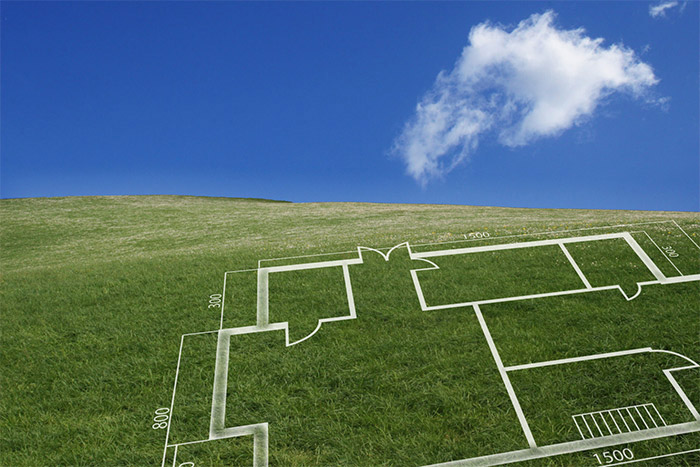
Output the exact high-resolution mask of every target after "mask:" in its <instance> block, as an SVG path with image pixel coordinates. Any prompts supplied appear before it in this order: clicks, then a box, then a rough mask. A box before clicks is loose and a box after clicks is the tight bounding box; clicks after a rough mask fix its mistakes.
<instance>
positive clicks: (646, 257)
mask: <svg viewBox="0 0 700 467" xmlns="http://www.w3.org/2000/svg"><path fill="white" fill-rule="evenodd" d="M622 238H624V239H625V240H626V241H627V244H629V246H630V247H632V249H633V250H634V252H635V253H637V256H639V259H641V260H642V262H643V263H644V264H645V265H646V267H647V268H648V269H649V271H651V273H652V274H653V275H654V277H655V278H656V280H657V281H659V282H660V283H663V282H665V281H666V276H664V274H663V273H662V272H661V270H660V269H659V268H658V267H657V266H656V263H654V262H653V261H652V260H651V258H649V255H647V252H646V251H644V249H643V248H642V247H641V246H639V243H637V240H635V239H634V237H632V235H630V234H629V232H623V233H622Z"/></svg>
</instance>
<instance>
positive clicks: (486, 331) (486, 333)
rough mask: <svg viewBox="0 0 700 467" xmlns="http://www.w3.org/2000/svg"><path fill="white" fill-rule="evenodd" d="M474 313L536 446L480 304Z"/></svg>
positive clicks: (528, 439)
mask: <svg viewBox="0 0 700 467" xmlns="http://www.w3.org/2000/svg"><path fill="white" fill-rule="evenodd" d="M473 308H474V313H476V318H477V319H478V320H479V325H480V326H481V330H482V332H483V333H484V337H485V338H486V342H487V343H488V345H489V349H491V354H492V355H493V359H494V360H495V362H496V366H497V367H498V372H499V373H500V374H501V379H503V384H504V385H505V387H506V391H508V396H510V401H511V402H512V403H513V408H514V409H515V413H516V415H517V416H518V420H519V421H520V426H521V427H522V428H523V432H524V433H525V438H527V443H528V444H529V445H530V447H531V448H536V447H537V443H535V438H534V437H533V436H532V432H531V431H530V426H529V425H528V424H527V419H525V414H523V409H522V408H520V402H518V397H517V396H516V395H515V391H514V390H513V385H512V384H510V378H508V374H507V373H506V370H505V368H504V367H503V362H502V361H501V357H500V356H499V355H498V349H497V348H496V344H495V343H494V342H493V339H492V338H491V333H490V332H489V328H488V327H487V326H486V321H485V320H484V316H483V315H482V314H481V310H480V309H479V305H474V306H473Z"/></svg>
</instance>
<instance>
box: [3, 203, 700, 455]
mask: <svg viewBox="0 0 700 467" xmlns="http://www.w3.org/2000/svg"><path fill="white" fill-rule="evenodd" d="M0 214H1V218H2V223H1V224H0V229H1V230H0V234H1V242H2V244H1V263H0V266H1V272H2V276H1V278H0V281H1V282H0V306H1V307H2V308H1V313H2V314H1V319H2V321H1V322H2V327H1V329H0V331H1V335H0V365H1V368H2V372H1V373H0V378H1V380H0V465H3V466H4V465H8V466H15V465H31V466H33V465H139V466H140V465H161V463H162V462H165V465H183V466H189V465H197V466H200V465H252V464H253V458H254V453H253V450H254V442H253V437H252V436H239V437H229V438H225V439H216V440H211V441H206V440H207V439H208V437H209V435H210V422H211V419H212V397H213V396H212V388H213V387H214V386H215V373H216V371H217V370H216V368H215V367H216V363H217V361H219V360H217V359H218V357H217V351H218V348H219V347H218V346H219V345H220V344H221V338H218V337H217V336H218V335H219V333H218V331H219V329H221V328H224V329H238V328H241V327H250V326H256V323H257V324H259V323H260V318H259V316H257V313H258V312H259V309H260V305H259V297H258V296H257V293H258V283H259V275H260V274H261V270H258V266H259V263H258V261H259V260H263V259H268V258H288V259H279V260H275V261H269V262H268V261H266V262H262V263H261V264H262V266H266V267H284V266H288V265H294V264H304V263H310V262H313V261H352V260H353V258H357V256H358V253H357V247H358V246H364V247H369V248H375V249H381V248H384V249H383V250H380V251H382V252H383V253H387V251H388V247H392V246H395V245H398V244H400V243H402V242H409V245H410V248H411V251H412V253H410V254H409V251H408V249H407V248H405V247H403V248H397V249H395V250H394V251H393V252H392V253H391V256H390V257H389V260H388V261H386V260H385V258H384V257H383V256H382V255H381V254H380V253H379V252H373V251H369V250H366V251H365V252H364V253H363V254H362V260H363V261H362V262H361V264H360V263H350V264H349V265H346V266H343V267H340V266H333V267H327V268H317V269H300V270H294V271H287V272H283V271H280V272H270V273H269V290H268V291H269V316H268V317H267V318H268V319H269V322H270V323H279V322H286V323H289V324H288V333H289V336H288V338H289V341H290V342H294V341H298V340H300V339H303V338H305V337H306V336H309V335H311V334H313V335H312V336H311V337H309V338H308V339H306V340H304V341H303V342H300V343H298V344H295V345H292V346H286V345H285V332H283V331H282V330H281V329H277V330H274V329H273V330H267V331H262V330H261V331H260V332H253V333H239V334H233V335H231V336H230V339H229V338H227V339H226V343H227V345H229V349H228V353H227V355H228V357H227V368H228V373H227V377H226V383H227V384H226V386H225V388H226V391H225V416H224V419H223V421H224V424H225V427H227V428H230V427H238V426H243V425H251V424H253V425H254V424H258V423H263V422H265V423H268V424H269V439H268V442H269V447H268V452H269V464H270V465H278V466H288V465H289V466H293V465H324V466H325V465H349V466H355V465H357V466H375V465H398V466H409V465H415V466H420V465H427V464H433V463H439V462H448V461H454V460H460V459H468V458H473V457H477V456H487V455H491V454H497V453H503V452H507V451H517V450H526V449H528V440H527V438H526V436H524V433H523V427H522V424H521V423H520V422H519V418H518V417H517V416H516V415H517V414H516V411H515V410H514V405H513V403H512V399H511V398H510V394H509V392H508V391H507V389H506V387H505V386H504V381H503V379H502V375H501V373H499V368H498V367H497V365H496V364H495V363H494V356H493V353H492V351H491V350H490V347H489V345H488V343H487V340H486V339H485V333H484V326H487V327H488V330H489V332H490V336H492V338H493V342H494V343H495V346H496V348H497V351H498V353H499V355H500V359H501V360H502V363H503V365H504V366H505V367H506V368H510V369H509V370H508V371H507V374H508V375H509V377H510V383H511V384H512V387H513V390H514V391H515V393H516V394H517V396H518V399H519V403H520V405H521V407H522V413H523V414H524V416H525V417H526V419H527V421H528V423H529V427H530V429H531V430H532V436H534V439H535V440H536V441H537V445H538V446H546V445H552V444H557V443H569V442H576V441H578V440H580V439H581V435H580V433H579V432H578V431H577V427H576V424H575V423H574V421H573V420H572V416H573V415H576V414H586V413H592V412H597V411H606V410H609V409H610V410H612V409H616V408H620V407H628V406H637V405H640V404H647V403H649V404H653V405H654V407H655V408H656V409H658V411H659V413H660V414H662V415H664V417H663V418H664V422H665V423H666V424H667V425H677V424H683V423H691V422H693V417H692V414H691V413H690V412H689V411H688V409H687V407H686V405H685V404H684V403H683V401H682V400H680V399H679V396H678V393H677V392H675V391H674V390H673V388H672V387H671V384H670V383H669V381H670V380H669V379H668V377H667V376H665V373H664V370H667V369H669V368H678V367H682V366H683V365H686V366H687V365H688V363H687V362H686V361H685V360H682V358H680V357H677V356H674V355H671V354H668V353H649V352H646V353H644V352H640V353H634V354H630V355H624V356H620V357H614V358H604V359H592V360H587V361H580V362H576V363H575V364H557V365H546V366H538V367H532V368H530V367H527V368H522V367H523V366H527V365H531V364H533V363H536V362H545V361H554V360H561V359H570V358H575V357H579V356H586V355H594V354H602V353H606V352H615V351H620V350H627V349H642V348H652V349H656V350H669V351H674V352H676V353H679V354H682V355H683V356H685V357H688V358H690V359H692V360H694V361H696V362H697V361H699V360H700V285H699V284H700V282H697V281H692V282H680V281H675V282H674V281H673V280H672V281H671V282H669V283H664V284H651V282H653V281H654V280H655V275H654V273H653V272H652V271H650V270H649V268H648V267H647V266H646V265H645V263H644V262H643V261H642V260H640V256H639V255H638V254H637V253H636V252H635V250H634V249H633V248H631V247H630V245H631V244H632V243H630V241H628V240H625V239H622V238H617V237H615V238H606V239H603V240H599V241H589V242H578V243H570V244H567V245H566V246H565V247H563V246H561V245H559V244H555V245H551V244H544V245H540V246H536V247H532V248H520V249H504V250H501V251H490V250H489V251H484V252H476V253H469V254H459V255H457V254H455V255H443V256H435V257H429V256H426V258H425V260H420V259H416V255H422V254H425V255H430V254H434V253H435V252H439V251H441V250H448V249H455V248H470V247H481V246H483V247H491V246H494V245H506V244H510V243H513V242H524V241H531V242H537V241H548V240H550V239H565V238H568V237H571V236H582V235H592V234H611V235H613V236H614V235H618V234H620V233H621V232H623V231H624V232H629V236H630V238H632V239H633V240H632V241H633V242H634V244H636V245H639V247H640V249H642V250H643V251H644V252H646V254H647V255H648V258H650V260H651V261H652V262H653V263H654V264H655V265H656V266H658V270H659V273H660V274H662V275H663V276H664V277H667V278H671V279H674V280H675V279H679V278H682V277H684V276H691V275H695V274H699V273H700V254H699V253H700V250H698V249H697V247H696V245H695V244H696V243H700V215H698V214H697V213H677V212H630V211H585V210H533V209H511V208H486V207H469V206H431V205H388V204H361V203H310V204H296V203H284V202H270V201H264V200H245V199H224V198H198V197H176V196H143V197H86V198H44V199H18V200H2V201H0ZM629 224H635V225H634V226H628V225H629ZM621 225H625V227H615V226H621ZM611 226H613V227H611ZM572 231H573V232H572ZM470 234H472V235H471V237H474V238H471V237H470ZM686 234H687V235H686ZM538 245H539V244H538ZM328 253H337V254H333V255H327V254H328ZM319 254H324V256H320V257H314V256H308V257H304V258H289V257H294V256H300V255H319ZM411 255H413V256H411ZM569 256H570V257H571V260H570V259H569ZM426 260H430V262H431V264H433V265H436V267H439V269H436V268H433V267H432V266H431V265H430V264H428V263H427V262H426ZM571 261H575V263H576V264H577V265H578V267H579V268H580V271H581V273H580V274H578V273H577V272H576V271H575V270H574V269H572V268H571V264H572V263H571ZM420 268H423V269H424V270H421V271H418V272H417V273H415V276H416V277H417V280H419V281H420V285H421V287H422V288H423V295H424V298H425V302H426V307H428V308H430V307H436V308H435V309H432V308H431V309H429V310H427V311H426V309H423V308H422V306H421V304H420V303H419V301H418V299H417V295H416V289H415V288H414V280H413V278H412V275H411V272H410V271H412V270H417V269H420ZM239 270H246V271H244V272H229V273H227V271H239ZM272 271H274V270H272ZM344 274H348V275H349V277H350V278H351V282H352V294H353V300H354V308H355V311H356V315H357V317H356V318H355V319H343V320H337V321H333V322H325V323H323V325H322V326H321V328H320V329H318V330H317V332H315V333H314V331H316V328H317V324H318V322H319V320H321V319H333V318H338V317H345V318H349V317H350V316H349V311H348V308H349V306H350V305H349V299H348V295H347V289H346V286H345V285H344V284H345V282H344V277H345V276H344ZM582 276H583V278H585V279H586V280H587V282H588V284H586V283H585V282H582V279H581V277H582ZM224 278H226V288H225V290H224V288H223V282H224ZM640 282H646V283H649V284H648V285H644V286H642V287H641V289H639V286H638V284H639V283H640ZM616 286H619V290H618V289H616V288H614V287H616ZM587 287H589V288H590V289H591V290H593V289H595V290H594V291H592V292H587V293H575V294H571V295H557V296H543V297H540V298H536V299H524V300H516V301H505V302H504V301H498V299H501V298H503V297H513V296H521V295H529V294H548V293H551V292H557V291H562V290H577V289H586V288H587ZM598 289H600V290H598ZM639 290H641V292H640V293H639V295H638V296H637V297H636V298H634V299H633V300H628V299H627V298H629V297H632V296H635V294H637V292H638V291H639ZM621 292H622V293H621ZM216 294H221V295H222V298H223V300H224V307H223V313H222V310H221V307H220V306H216V303H213V305H214V306H212V302H211V301H210V297H211V296H212V295H216ZM479 300H485V301H487V302H484V303H482V304H480V305H478V307H479V310H480V311H479V315H477V314H475V312H474V309H473V308H472V305H470V304H471V303H473V302H475V301H479ZM488 300H495V301H493V302H488ZM481 318H483V322H482V319H481ZM204 331H212V332H210V333H204V334H191V335H185V336H183V334H188V333H198V332H204ZM178 357H179V360H180V361H179V365H178ZM684 362H685V363H684ZM176 370H177V371H178V375H177V392H176V393H175V397H174V398H173V384H174V382H175V377H176ZM673 375H674V377H675V381H677V384H678V385H679V386H680V387H682V388H683V390H684V391H685V393H686V394H687V396H688V398H689V399H690V400H691V402H692V403H693V404H694V405H695V407H698V408H700V389H699V388H700V372H699V371H698V368H697V367H695V368H691V369H687V370H677V371H674V372H673ZM171 405H172V412H170V409H171ZM649 407H651V406H649ZM161 408H168V417H170V416H171V417H172V418H171V420H169V421H168V423H169V426H168V428H165V427H163V428H158V427H156V428H155V429H154V428H153V427H154V425H157V424H155V423H154V417H156V416H157V412H156V410H159V412H163V410H161ZM606 413H607V412H606ZM617 421H621V420H620V419H618V420H617ZM637 421H638V422H642V421H650V419H637ZM168 423H166V425H168ZM166 432H167V437H168V441H167V443H168V444H170V445H172V446H173V447H171V448H168V449H167V450H164V447H165V444H166ZM584 438H585V436H584ZM199 441H206V442H199ZM182 443H192V444H182ZM176 444H177V445H178V447H177V453H175V448H174V446H175V445H176ZM698 448H700V431H694V432H690V433H686V434H682V435H674V436H663V437H658V438H656V439H645V440H641V441H636V442H626V443H622V444H615V445H610V447H601V448H595V449H585V450H580V451H578V452H571V453H568V454H562V455H557V456H554V457H545V458H540V459H535V460H526V461H522V462H520V465H528V466H530V465H533V466H534V465H599V462H598V460H597V458H596V457H595V455H596V454H597V456H598V457H599V458H600V459H603V463H606V462H605V457H604V456H603V453H604V452H612V450H619V451H620V452H621V451H622V450H623V449H629V450H630V451H631V452H633V455H634V457H635V459H643V458H648V457H655V459H652V460H649V461H646V462H640V463H639V464H633V465H683V466H685V465H688V466H691V465H698V464H700V452H699V451H698ZM684 451H694V452H688V453H685V454H681V455H673V456H668V457H657V456H666V455H669V454H675V453H679V452H684ZM188 462H192V463H193V464H189V463H188Z"/></svg>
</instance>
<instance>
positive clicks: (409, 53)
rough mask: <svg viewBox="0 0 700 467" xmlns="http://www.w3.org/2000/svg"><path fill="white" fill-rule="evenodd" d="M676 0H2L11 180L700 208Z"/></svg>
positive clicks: (30, 192)
mask: <svg viewBox="0 0 700 467" xmlns="http://www.w3.org/2000/svg"><path fill="white" fill-rule="evenodd" d="M666 3H669V4H670V3H675V2H666ZM660 4H661V2H653V3H645V2H566V3H563V2H461V3H455V2H445V3H442V2H440V3H427V2H420V3H399V2H387V3H362V2H349V3H322V2H309V3H231V2H207V3H202V2H200V3H189V2H182V3H180V2H175V3H163V2H115V3H112V2H74V3H73V2H39V3H30V2H16V3H15V2H9V3H8V2H2V3H1V4H0V15H1V21H2V22H1V23H0V24H1V31H0V34H1V40H2V43H1V49H2V50H1V52H2V55H1V58H0V65H1V76H0V86H1V87H0V92H1V96H0V97H1V102H0V105H1V108H0V112H1V115H0V117H1V122H0V123H1V135H0V136H1V138H2V139H1V140H0V151H1V152H0V194H1V196H2V197H3V198H15V197H34V196H67V195H98V194H105V195H122V194H186V195H205V196H230V197H260V198H273V199H285V200H291V201H296V202H307V201H367V202H392V203H397V202H398V203H439V204H442V203H446V204H469V205H491V206H514V207H543V208H545V207H546V208H600V209H648V210H684V211H696V210H698V208H699V207H700V181H699V178H700V156H699V154H700V148H699V145H698V144H699V143H698V129H699V128H700V122H699V115H698V113H699V111H698V109H699V102H700V100H699V96H698V93H699V91H698V90H699V88H700V82H699V70H698V56H699V50H698V35H699V31H698V17H699V12H698V3H697V2H689V3H687V4H683V3H680V4H675V5H670V6H669V7H668V8H665V9H661V10H659V9H658V8H657V9H656V10H654V15H655V16H654V15H652V14H651V13H652V10H651V9H650V8H654V7H657V6H658V5H660ZM533 15H535V16H533ZM577 28H584V29H585V31H575V30H576V29H577ZM470 32H471V35H470ZM484 38H486V39H488V40H486V41H484V42H483V44H481V45H478V43H479V40H480V39H484ZM597 38H601V39H603V41H602V42H600V43H596V44H593V43H592V42H591V40H594V39H597ZM496 39H498V40H496ZM473 41H474V42H473ZM494 44H495V45H494ZM465 47H466V48H467V49H466V52H464V53H463V51H464V50H465ZM528 47H529V48H528ZM562 51H563V52H562ZM528 54H530V55H528ZM548 54H549V55H548ZM558 54H564V55H558ZM484 57H486V58H484ZM528 57H530V58H528ZM572 70H578V71H574V72H572ZM441 71H443V73H442V75H441V76H442V78H440V79H437V77H438V74H439V73H440V72H441ZM417 105H420V106H421V107H420V108H419V107H417ZM552 116H554V117H552ZM443 117H445V118H443Z"/></svg>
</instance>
